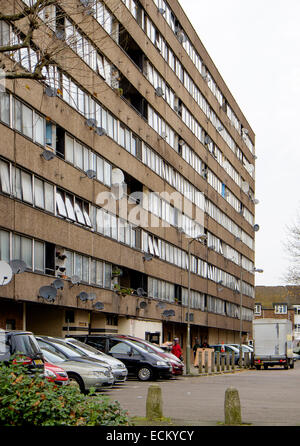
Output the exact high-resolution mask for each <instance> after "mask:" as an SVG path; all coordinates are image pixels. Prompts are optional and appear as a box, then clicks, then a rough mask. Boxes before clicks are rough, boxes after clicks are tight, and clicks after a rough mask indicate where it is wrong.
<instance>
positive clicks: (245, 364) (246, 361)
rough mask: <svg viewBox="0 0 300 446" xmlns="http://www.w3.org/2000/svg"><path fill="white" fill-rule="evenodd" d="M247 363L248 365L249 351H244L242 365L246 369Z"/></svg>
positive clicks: (247, 367)
mask: <svg viewBox="0 0 300 446" xmlns="http://www.w3.org/2000/svg"><path fill="white" fill-rule="evenodd" d="M249 365H250V361H249V353H248V352H246V353H245V357H244V367H245V368H246V369H249Z"/></svg>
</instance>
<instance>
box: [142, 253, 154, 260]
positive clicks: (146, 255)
mask: <svg viewBox="0 0 300 446" xmlns="http://www.w3.org/2000/svg"><path fill="white" fill-rule="evenodd" d="M152 259H153V255H152V254H148V253H146V254H145V255H144V257H143V260H146V261H149V260H152Z"/></svg>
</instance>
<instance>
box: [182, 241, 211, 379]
mask: <svg viewBox="0 0 300 446" xmlns="http://www.w3.org/2000/svg"><path fill="white" fill-rule="evenodd" d="M206 239H207V235H205V234H200V235H198V236H197V237H194V238H192V239H191V240H189V242H188V267H189V268H188V311H187V333H186V373H187V374H189V373H190V371H191V322H190V310H191V244H192V242H193V241H195V240H201V241H202V242H203V241H204V240H206Z"/></svg>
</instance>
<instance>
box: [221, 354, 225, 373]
mask: <svg viewBox="0 0 300 446" xmlns="http://www.w3.org/2000/svg"><path fill="white" fill-rule="evenodd" d="M221 370H222V372H224V371H225V356H224V355H222V356H221Z"/></svg>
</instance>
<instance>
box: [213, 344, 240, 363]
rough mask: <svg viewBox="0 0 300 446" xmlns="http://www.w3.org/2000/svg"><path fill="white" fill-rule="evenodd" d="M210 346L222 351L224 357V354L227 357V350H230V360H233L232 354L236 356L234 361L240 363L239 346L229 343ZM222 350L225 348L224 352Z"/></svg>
mask: <svg viewBox="0 0 300 446" xmlns="http://www.w3.org/2000/svg"><path fill="white" fill-rule="evenodd" d="M209 348H213V349H214V351H215V353H217V352H220V357H222V356H224V357H226V356H227V352H229V358H230V361H231V358H232V356H234V363H235V364H238V362H239V358H240V351H239V349H238V348H236V347H233V346H232V345H228V344H215V345H210V346H209ZM222 350H224V352H223V351H222Z"/></svg>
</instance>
